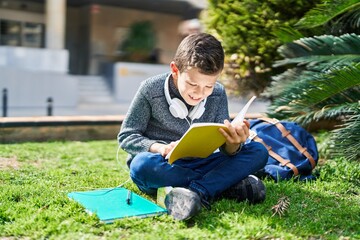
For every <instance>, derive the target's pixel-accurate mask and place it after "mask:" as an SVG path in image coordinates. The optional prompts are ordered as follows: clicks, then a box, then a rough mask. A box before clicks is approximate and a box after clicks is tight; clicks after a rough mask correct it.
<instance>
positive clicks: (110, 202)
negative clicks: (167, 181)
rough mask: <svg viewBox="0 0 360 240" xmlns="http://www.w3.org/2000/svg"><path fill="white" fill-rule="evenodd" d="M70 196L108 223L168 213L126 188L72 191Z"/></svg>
mask: <svg viewBox="0 0 360 240" xmlns="http://www.w3.org/2000/svg"><path fill="white" fill-rule="evenodd" d="M68 197H69V198H71V199H73V200H75V201H77V202H79V203H80V204H81V205H82V206H83V207H85V209H86V211H87V212H89V213H90V214H96V215H97V217H98V218H99V219H100V221H102V222H106V223H111V222H113V221H114V220H116V219H120V218H126V217H148V216H154V215H160V214H164V213H166V209H164V208H162V207H160V206H158V205H156V204H155V203H153V202H151V201H150V200H147V199H146V198H144V197H141V196H139V195H137V194H136V193H134V192H129V190H127V189H125V188H107V189H97V190H93V191H86V192H71V193H69V194H68Z"/></svg>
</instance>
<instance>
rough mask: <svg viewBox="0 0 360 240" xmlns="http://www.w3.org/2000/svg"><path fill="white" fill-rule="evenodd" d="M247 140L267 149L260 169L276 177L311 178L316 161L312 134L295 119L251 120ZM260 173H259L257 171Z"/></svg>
mask: <svg viewBox="0 0 360 240" xmlns="http://www.w3.org/2000/svg"><path fill="white" fill-rule="evenodd" d="M249 122H250V137H249V139H248V141H257V142H260V143H262V144H264V146H265V147H266V148H267V149H268V151H269V158H268V162H267V164H266V166H265V168H264V169H262V170H261V171H260V172H259V173H263V174H265V175H267V176H270V177H271V178H273V179H274V180H275V181H279V180H288V179H290V178H292V177H298V178H299V179H300V180H312V179H315V177H314V176H313V175H312V170H313V169H314V168H315V166H316V165H317V162H318V150H317V146H316V142H315V139H314V137H313V136H312V135H311V134H310V133H308V132H307V131H306V130H305V129H304V128H302V127H301V126H299V125H298V124H297V123H295V122H287V121H279V120H277V119H271V118H259V119H256V120H250V121H249ZM260 175H261V174H260Z"/></svg>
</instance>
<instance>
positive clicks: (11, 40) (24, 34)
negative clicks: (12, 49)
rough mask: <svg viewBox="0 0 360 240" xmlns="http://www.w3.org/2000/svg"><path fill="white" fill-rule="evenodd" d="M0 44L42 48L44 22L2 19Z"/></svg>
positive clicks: (0, 21)
mask: <svg viewBox="0 0 360 240" xmlns="http://www.w3.org/2000/svg"><path fill="white" fill-rule="evenodd" d="M0 45H5V46H22V47H33V48H42V47H44V24H41V23H30V22H20V21H12V20H5V19H0Z"/></svg>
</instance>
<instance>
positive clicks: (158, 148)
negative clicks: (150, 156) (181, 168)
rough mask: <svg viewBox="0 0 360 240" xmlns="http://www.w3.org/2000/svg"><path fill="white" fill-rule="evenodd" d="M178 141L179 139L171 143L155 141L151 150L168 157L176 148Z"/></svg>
mask: <svg viewBox="0 0 360 240" xmlns="http://www.w3.org/2000/svg"><path fill="white" fill-rule="evenodd" d="M177 143H178V141H176V142H171V143H169V144H162V143H154V144H153V145H151V147H150V152H153V153H160V154H161V156H163V157H166V155H167V154H168V153H169V152H170V151H171V150H172V149H173V148H174V146H175V145H176V144H177Z"/></svg>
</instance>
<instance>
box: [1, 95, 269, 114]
mask: <svg viewBox="0 0 360 240" xmlns="http://www.w3.org/2000/svg"><path fill="white" fill-rule="evenodd" d="M245 103H246V102H245V101H243V100H240V99H229V111H230V113H237V112H239V111H240V110H241V108H242V107H243V106H244V105H245ZM129 104H130V103H129V102H124V103H111V104H109V103H91V104H80V105H78V106H77V107H76V108H75V107H74V108H56V107H54V108H53V110H52V113H53V116H101V115H125V114H126V112H127V110H128V107H129ZM268 105H269V103H268V102H264V101H262V100H260V99H255V101H254V102H253V103H252V105H251V106H250V108H249V110H248V112H249V113H265V112H266V109H267V106H268ZM1 114H2V112H1ZM46 115H47V109H46V108H45V107H44V108H9V109H8V110H7V116H8V117H33V116H46ZM1 116H2V115H1Z"/></svg>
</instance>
